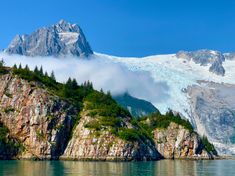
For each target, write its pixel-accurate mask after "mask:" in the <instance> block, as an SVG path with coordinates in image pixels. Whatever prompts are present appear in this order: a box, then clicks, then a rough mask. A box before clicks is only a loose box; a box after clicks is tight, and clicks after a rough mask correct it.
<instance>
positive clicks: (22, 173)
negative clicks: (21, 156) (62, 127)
mask: <svg viewBox="0 0 235 176" xmlns="http://www.w3.org/2000/svg"><path fill="white" fill-rule="evenodd" d="M234 167H235V160H212V161H187V160H161V161H155V162H79V161H0V176H63V175H66V176H67V175H68V176H70V175H71V176H73V175H74V176H75V175H76V176H120V175H123V176H153V175H154V176H155V175H156V176H158V175H159V176H177V175H179V176H194V175H195V176H201V175H203V176H204V175H205V176H217V175H218V176H230V175H231V176H235V168H234Z"/></svg>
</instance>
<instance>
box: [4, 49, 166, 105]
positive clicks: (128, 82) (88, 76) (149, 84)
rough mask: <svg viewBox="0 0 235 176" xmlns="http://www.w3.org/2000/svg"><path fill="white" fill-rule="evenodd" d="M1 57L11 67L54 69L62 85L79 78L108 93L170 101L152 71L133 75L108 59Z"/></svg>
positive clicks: (163, 83) (164, 86)
mask: <svg viewBox="0 0 235 176" xmlns="http://www.w3.org/2000/svg"><path fill="white" fill-rule="evenodd" d="M0 58H3V59H4V61H5V63H6V65H7V66H13V65H14V64H17V65H19V64H20V63H21V64H22V66H25V65H26V64H28V66H29V68H30V69H31V70H33V69H34V68H35V66H36V65H37V66H38V67H40V66H41V65H42V66H43V69H44V71H47V72H48V73H49V74H50V72H51V71H52V70H53V71H54V72H55V75H56V78H57V81H59V82H65V81H66V80H67V79H68V78H69V77H71V78H76V79H77V81H78V83H83V82H84V81H87V80H89V81H91V82H92V83H93V85H94V88H95V89H97V90H100V89H101V88H102V89H103V90H104V91H108V90H110V91H111V93H112V94H114V95H117V94H121V93H124V92H126V91H128V92H129V93H130V94H131V95H133V96H135V97H137V98H142V99H145V100H148V101H151V102H152V103H154V104H155V103H156V102H161V101H165V100H166V98H168V89H169V88H168V86H167V84H166V82H156V81H154V79H153V78H152V77H151V75H150V73H149V72H133V71H130V70H128V69H127V68H126V67H124V66H122V65H120V64H118V63H112V62H111V61H108V60H102V59H97V58H95V59H94V58H93V59H89V60H87V59H86V60H85V59H78V58H74V57H65V58H59V59H58V58H54V57H26V56H18V55H6V54H5V53H0Z"/></svg>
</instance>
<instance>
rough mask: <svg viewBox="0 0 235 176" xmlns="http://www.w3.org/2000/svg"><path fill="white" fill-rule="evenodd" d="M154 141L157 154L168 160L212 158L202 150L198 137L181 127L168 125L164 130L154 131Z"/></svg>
mask: <svg viewBox="0 0 235 176" xmlns="http://www.w3.org/2000/svg"><path fill="white" fill-rule="evenodd" d="M154 141H155V144H156V149H157V150H158V151H159V153H160V154H161V155H162V156H164V158H168V159H174V158H175V159H176V158H189V159H192V158H206V159H208V158H213V155H214V154H213V153H210V152H208V151H206V150H205V149H204V146H203V143H202V140H201V138H200V137H199V135H198V134H197V133H195V132H190V131H189V130H187V129H185V128H184V127H183V126H181V125H178V124H176V123H170V125H169V126H168V127H167V128H166V129H155V130H154Z"/></svg>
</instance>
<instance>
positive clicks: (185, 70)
mask: <svg viewBox="0 0 235 176" xmlns="http://www.w3.org/2000/svg"><path fill="white" fill-rule="evenodd" d="M94 57H95V58H99V59H103V60H106V61H110V62H114V63H118V64H122V65H124V66H126V67H127V68H128V69H129V70H131V71H133V72H138V71H147V72H150V74H151V76H152V77H153V78H154V81H156V82H159V81H162V82H166V83H167V85H168V87H169V90H168V94H169V97H168V99H166V100H165V101H155V102H152V101H151V100H150V99H147V97H138V95H137V96H136V95H135V96H136V97H137V98H142V99H145V100H147V101H150V102H151V103H153V104H154V105H155V106H156V107H157V108H158V109H159V111H160V112H161V113H165V112H166V111H168V110H169V109H171V110H173V111H177V112H179V113H180V114H181V115H182V116H183V117H185V118H187V119H188V120H189V121H190V122H191V123H192V124H193V126H194V127H195V128H196V130H198V133H199V134H200V135H206V136H207V137H208V139H209V140H210V141H211V142H213V144H214V145H215V147H216V148H217V150H218V151H219V153H220V154H223V155H227V154H229V155H231V154H235V144H234V143H232V142H227V138H228V136H226V133H225V131H229V133H230V135H231V134H232V133H233V132H235V129H232V128H234V126H235V124H234V121H231V124H228V125H227V126H224V124H223V125H222V124H221V125H220V124H219V123H220V120H221V119H226V118H231V117H226V115H224V114H225V113H226V112H224V111H223V110H224V109H223V107H218V108H221V111H220V110H219V111H217V114H213V113H211V114H210V112H205V115H204V114H203V113H204V112H200V113H201V114H202V116H203V117H204V119H203V118H201V119H200V118H196V117H194V116H196V115H195V114H193V112H192V111H194V110H193V108H192V106H193V105H192V102H190V100H191V97H189V94H188V92H187V89H188V88H189V87H190V86H198V87H201V88H202V90H204V89H203V86H206V87H205V90H206V89H208V86H207V85H206V84H201V83H200V82H201V81H205V82H208V83H211V84H212V83H213V84H216V83H219V85H224V86H227V87H231V86H230V84H231V85H233V86H234V85H235V60H225V61H224V62H223V67H224V69H225V70H226V72H225V75H224V76H221V75H217V74H214V73H212V72H210V71H209V67H210V65H209V64H208V65H201V64H197V63H195V62H193V61H192V60H188V59H185V58H178V57H177V56H176V54H168V55H155V56H148V57H142V58H137V57H117V56H110V55H106V54H101V53H94ZM227 84H229V85H227ZM225 88H226V87H225ZM211 89H212V88H211ZM233 90H235V89H233ZM208 91H209V92H210V89H209V90H208ZM220 91H222V89H221V90H220ZM232 92H233V91H232ZM130 93H131V92H130ZM215 96H217V95H216V94H215ZM233 96H234V95H233ZM213 98H214V97H213ZM214 99H215V100H216V101H218V103H220V101H224V100H222V99H219V98H217V99H216V98H214ZM216 103H217V102H216ZM232 103H233V104H234V105H235V100H234V101H232ZM233 104H232V106H230V107H229V108H232V109H229V110H231V114H233V113H234V112H235V109H234V105H233ZM212 107H213V106H212ZM212 107H209V106H208V109H209V108H212ZM206 108H207V107H206ZM201 109H205V107H201ZM212 112H213V108H212ZM206 113H207V114H206ZM221 114H222V115H221ZM213 115H214V117H213ZM211 116H212V117H211ZM207 117H210V119H211V120H212V121H213V123H214V124H213V123H212V122H211V124H210V123H208V122H207V123H204V122H206V121H208V119H207ZM234 117H235V116H233V117H232V118H233V119H234ZM199 119H200V120H201V121H200V120H199ZM205 124H206V125H207V126H206V125H205ZM213 126H216V128H215V129H214V127H213ZM224 128H225V130H224V131H223V129H224ZM201 129H207V130H201ZM228 129H229V130H228ZM213 130H216V133H215V134H216V135H221V136H220V138H221V140H218V137H217V136H216V135H215V134H213ZM234 134H235V133H234ZM229 137H230V136H229ZM225 142H226V144H225Z"/></svg>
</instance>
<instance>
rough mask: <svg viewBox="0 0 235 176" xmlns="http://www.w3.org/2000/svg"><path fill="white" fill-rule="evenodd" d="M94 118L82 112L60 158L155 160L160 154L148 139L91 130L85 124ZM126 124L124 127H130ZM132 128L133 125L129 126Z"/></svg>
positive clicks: (159, 157)
mask: <svg viewBox="0 0 235 176" xmlns="http://www.w3.org/2000/svg"><path fill="white" fill-rule="evenodd" d="M93 119H94V118H93V117H90V116H89V115H87V112H82V117H81V120H80V121H79V124H78V125H77V127H76V128H75V130H74V132H73V137H72V139H71V140H70V141H69V144H68V147H67V148H66V150H65V153H64V155H63V156H62V157H61V158H64V159H73V160H78V159H82V160H84V159H85V160H113V161H129V160H133V159H135V160H157V159H161V158H162V156H161V155H160V154H159V153H158V152H157V150H156V149H155V147H154V145H153V144H152V143H151V141H149V140H148V139H144V141H143V140H136V141H125V140H123V139H120V138H118V137H117V136H115V135H114V134H112V133H111V132H110V130H100V131H97V130H92V129H89V128H86V127H85V126H86V124H87V123H89V122H91V121H92V120H93ZM125 123H127V124H124V125H127V126H126V128H129V127H131V124H128V122H125ZM131 128H133V127H131Z"/></svg>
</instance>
